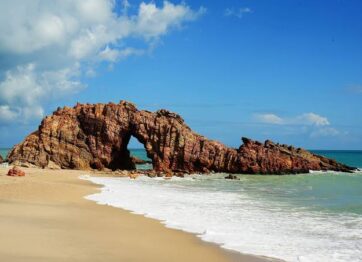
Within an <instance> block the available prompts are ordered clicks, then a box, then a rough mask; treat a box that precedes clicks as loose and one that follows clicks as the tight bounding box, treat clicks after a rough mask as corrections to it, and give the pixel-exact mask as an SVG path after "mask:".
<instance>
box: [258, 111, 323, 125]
mask: <svg viewBox="0 0 362 262" xmlns="http://www.w3.org/2000/svg"><path fill="white" fill-rule="evenodd" d="M254 118H255V119H256V120H257V121H258V122H261V123H266V124H284V125H315V126H328V125H330V123H329V121H328V119H327V118H326V117H323V116H320V115H317V114H315V113H305V114H302V115H298V116H295V117H284V118H283V117H280V116H278V115H276V114H272V113H266V114H255V115H254Z"/></svg>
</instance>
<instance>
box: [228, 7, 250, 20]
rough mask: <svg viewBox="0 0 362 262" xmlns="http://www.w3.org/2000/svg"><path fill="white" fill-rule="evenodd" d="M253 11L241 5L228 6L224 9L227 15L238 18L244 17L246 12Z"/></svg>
mask: <svg viewBox="0 0 362 262" xmlns="http://www.w3.org/2000/svg"><path fill="white" fill-rule="evenodd" d="M252 12H253V11H252V10H251V9H250V8H249V7H240V8H238V9H234V8H226V9H225V11H224V15H225V16H235V17H237V18H242V17H243V16H244V14H248V13H252Z"/></svg>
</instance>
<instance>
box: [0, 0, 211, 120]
mask: <svg viewBox="0 0 362 262" xmlns="http://www.w3.org/2000/svg"><path fill="white" fill-rule="evenodd" d="M120 3H121V5H117V3H116V2H115V1H113V0H88V1H82V0H78V1H72V0H54V1H47V0H28V1H20V0H11V1H10V0H9V1H1V2H0V122H10V121H20V120H21V121H22V120H24V121H27V120H29V119H33V118H36V119H38V118H41V117H43V115H44V110H43V106H42V105H43V103H44V101H49V100H51V99H56V98H59V97H62V96H66V95H70V94H74V93H76V92H79V91H80V90H82V89H83V88H84V84H82V82H81V81H80V78H81V77H82V76H87V75H94V73H95V70H96V68H97V65H98V64H99V63H102V62H106V63H117V62H118V61H120V60H122V59H125V58H127V57H129V56H134V55H143V54H145V53H147V52H148V50H149V49H150V48H151V47H153V46H154V44H155V42H157V41H158V40H159V39H160V37H162V36H163V35H165V34H167V33H169V32H170V30H172V29H177V28H180V27H182V25H183V24H184V23H186V22H189V21H194V20H196V19H197V18H198V17H200V16H201V15H202V14H203V13H204V12H205V9H204V8H203V7H201V8H199V9H198V10H193V9H191V8H190V7H189V6H187V5H186V4H184V3H181V4H173V3H171V2H168V1H165V2H163V5H162V6H157V5H156V4H155V3H153V2H150V3H145V2H142V3H141V4H140V5H139V6H137V7H134V8H133V9H132V6H131V5H130V3H129V2H128V1H127V0H123V1H122V2H120ZM117 9H118V10H117ZM131 9H132V10H133V12H131ZM130 38H132V39H136V40H137V41H139V42H141V43H143V46H144V47H143V48H139V47H138V48H136V47H134V46H129V45H127V43H126V40H127V39H130Z"/></svg>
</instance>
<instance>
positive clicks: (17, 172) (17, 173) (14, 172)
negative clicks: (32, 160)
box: [8, 166, 25, 176]
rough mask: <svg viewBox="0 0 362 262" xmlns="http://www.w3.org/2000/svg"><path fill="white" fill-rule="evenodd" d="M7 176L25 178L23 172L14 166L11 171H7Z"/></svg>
mask: <svg viewBox="0 0 362 262" xmlns="http://www.w3.org/2000/svg"><path fill="white" fill-rule="evenodd" d="M8 176H25V172H24V171H22V170H21V169H20V168H18V167H16V166H14V167H13V168H12V169H10V170H9V172H8Z"/></svg>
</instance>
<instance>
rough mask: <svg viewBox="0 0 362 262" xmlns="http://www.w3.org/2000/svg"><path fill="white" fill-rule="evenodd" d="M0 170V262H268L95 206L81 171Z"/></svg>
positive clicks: (95, 188) (91, 188)
mask: <svg viewBox="0 0 362 262" xmlns="http://www.w3.org/2000/svg"><path fill="white" fill-rule="evenodd" d="M7 170H8V169H6V168H1V169H0V219H1V223H0V232H1V235H0V261H210V262H211V261H252V262H257V261H267V259H264V258H259V257H254V256H248V255H241V254H239V253H233V252H228V251H226V250H224V249H221V248H220V247H218V246H216V245H212V244H207V243H205V242H202V241H201V240H200V239H198V238H197V237H196V236H194V235H192V234H188V233H185V232H182V231H178V230H173V229H167V228H165V227H164V226H163V225H162V224H161V223H160V222H159V221H156V220H153V219H149V218H145V217H143V216H140V215H134V214H131V213H129V212H127V211H124V210H121V209H117V208H113V207H109V206H102V205H98V204H96V203H94V202H92V201H89V200H86V199H84V196H86V195H89V194H92V193H95V192H97V191H98V186H97V185H94V184H92V183H90V182H88V181H84V180H81V179H79V176H80V175H85V174H88V173H87V172H85V171H72V170H42V169H35V168H34V169H33V168H23V170H24V171H25V172H26V174H27V175H26V176H25V177H8V176H6V173H7Z"/></svg>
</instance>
